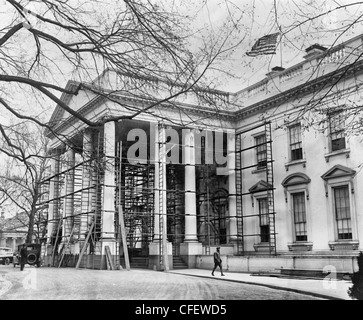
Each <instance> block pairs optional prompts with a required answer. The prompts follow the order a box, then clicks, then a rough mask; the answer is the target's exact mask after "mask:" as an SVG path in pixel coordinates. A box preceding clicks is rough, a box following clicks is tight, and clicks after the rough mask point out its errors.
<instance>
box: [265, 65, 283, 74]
mask: <svg viewBox="0 0 363 320" xmlns="http://www.w3.org/2000/svg"><path fill="white" fill-rule="evenodd" d="M284 70H285V68H283V67H278V66H276V67H273V68H272V69H271V71H270V72H269V73H266V76H273V75H275V74H277V73H279V72H282V71H284Z"/></svg>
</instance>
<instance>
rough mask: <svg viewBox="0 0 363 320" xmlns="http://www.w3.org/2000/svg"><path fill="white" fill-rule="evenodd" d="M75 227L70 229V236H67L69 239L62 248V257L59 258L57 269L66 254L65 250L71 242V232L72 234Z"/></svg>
mask: <svg viewBox="0 0 363 320" xmlns="http://www.w3.org/2000/svg"><path fill="white" fill-rule="evenodd" d="M75 227H76V226H75V225H73V227H72V231H71V233H70V235H69V238H68V239H67V243H66V245H65V246H63V248H62V256H61V259H60V261H59V263H58V268H60V266H61V265H62V262H63V259H64V256H65V254H66V249H67V248H69V244H70V242H71V240H72V236H73V232H74V230H75Z"/></svg>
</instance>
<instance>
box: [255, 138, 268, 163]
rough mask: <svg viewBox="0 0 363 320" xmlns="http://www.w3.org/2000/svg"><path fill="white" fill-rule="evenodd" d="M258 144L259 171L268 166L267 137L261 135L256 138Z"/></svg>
mask: <svg viewBox="0 0 363 320" xmlns="http://www.w3.org/2000/svg"><path fill="white" fill-rule="evenodd" d="M255 143H256V146H257V147H256V157H257V169H263V168H265V167H266V164H267V145H266V136H265V135H260V136H258V137H256V138H255Z"/></svg>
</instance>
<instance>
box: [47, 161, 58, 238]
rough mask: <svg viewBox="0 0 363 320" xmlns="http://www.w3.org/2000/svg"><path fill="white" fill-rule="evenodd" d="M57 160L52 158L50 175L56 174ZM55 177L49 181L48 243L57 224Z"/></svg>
mask: <svg viewBox="0 0 363 320" xmlns="http://www.w3.org/2000/svg"><path fill="white" fill-rule="evenodd" d="M56 162H57V160H56V159H55V158H52V159H51V161H50V175H51V176H54V175H55V173H56V172H55V171H56V170H55V169H56ZM54 180H55V179H54V177H53V178H51V180H50V181H49V200H50V202H49V207H48V221H49V222H48V228H47V243H48V244H50V242H51V236H52V234H53V230H54V226H56V223H55V221H54V208H55V203H54V201H52V200H53V199H54V194H55V188H56V185H55V181H54Z"/></svg>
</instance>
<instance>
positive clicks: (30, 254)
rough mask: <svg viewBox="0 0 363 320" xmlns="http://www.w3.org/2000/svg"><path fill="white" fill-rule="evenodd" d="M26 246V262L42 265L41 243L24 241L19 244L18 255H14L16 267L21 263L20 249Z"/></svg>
mask: <svg viewBox="0 0 363 320" xmlns="http://www.w3.org/2000/svg"><path fill="white" fill-rule="evenodd" d="M23 246H25V248H26V262H25V263H26V264H30V265H36V266H37V267H40V265H41V259H40V252H41V244H37V243H24V244H20V245H18V251H17V253H16V257H15V256H14V260H13V264H14V267H15V266H16V265H17V264H20V250H21V249H22V247H23Z"/></svg>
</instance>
